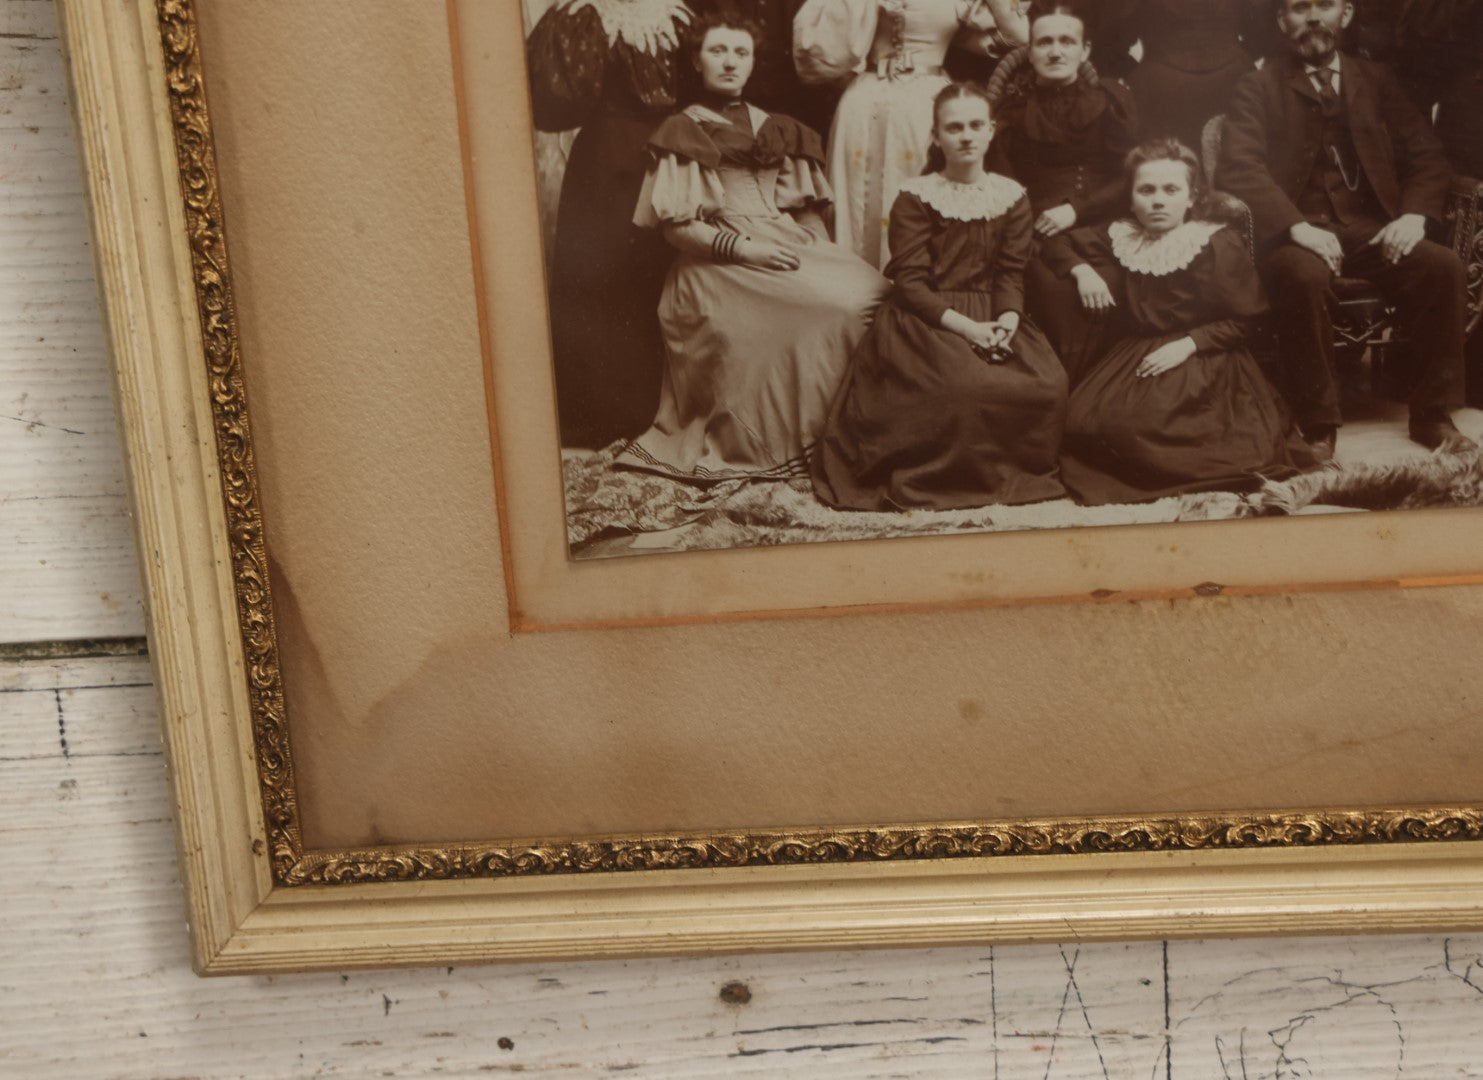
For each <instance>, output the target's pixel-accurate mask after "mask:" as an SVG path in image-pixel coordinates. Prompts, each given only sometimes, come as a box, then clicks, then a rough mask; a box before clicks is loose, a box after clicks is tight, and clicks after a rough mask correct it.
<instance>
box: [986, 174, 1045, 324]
mask: <svg viewBox="0 0 1483 1080" xmlns="http://www.w3.org/2000/svg"><path fill="white" fill-rule="evenodd" d="M1003 229H1004V231H1003V234H1002V235H1001V239H1000V242H999V251H998V252H997V253H996V254H995V256H994V269H993V273H992V275H991V277H990V283H989V302H990V304H991V305H992V307H993V311H994V315H995V317H998V316H1000V315H1002V314H1004V313H1005V312H1006V311H1016V312H1020V313H1023V312H1024V310H1025V267H1026V266H1028V265H1029V264H1030V253H1031V252H1032V251H1033V250H1034V248H1035V215H1034V214H1033V213H1031V211H1030V198H1029V196H1028V195H1025V196H1021V197H1020V200H1019V201H1018V202H1016V203H1015V204H1014V205H1013V206H1011V207H1010V208H1009V209H1008V210H1007V211H1006V212H1005V214H1004V224H1003Z"/></svg>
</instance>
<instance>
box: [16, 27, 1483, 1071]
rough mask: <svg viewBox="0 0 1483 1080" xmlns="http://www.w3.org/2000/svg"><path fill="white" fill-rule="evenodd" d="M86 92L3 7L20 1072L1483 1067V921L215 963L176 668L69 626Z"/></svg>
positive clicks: (82, 508) (86, 303)
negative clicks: (1091, 941) (1450, 928)
mask: <svg viewBox="0 0 1483 1080" xmlns="http://www.w3.org/2000/svg"><path fill="white" fill-rule="evenodd" d="M64 97H65V85H64V79H63V74H62V68H61V63H60V57H59V55H58V47H57V43H56V40H55V33H54V24H53V19H52V13H51V9H50V5H49V3H48V2H47V0H0V144H3V146H4V148H5V150H4V156H3V162H4V164H3V166H0V230H4V231H5V239H4V243H3V244H0V313H3V314H0V334H3V338H0V412H3V413H4V414H5V417H6V418H5V419H0V641H4V642H21V643H30V644H29V645H25V646H23V647H21V648H19V649H16V650H13V652H12V655H10V656H9V657H8V658H4V659H0V833H3V836H4V850H5V852H6V855H7V867H6V874H5V875H4V878H3V883H0V911H3V912H4V924H5V931H4V933H3V935H0V1017H3V1020H0V1075H4V1076H16V1077H27V1078H31V1077H36V1078H41V1077H83V1076H87V1077H91V1076H100V1077H103V1076H107V1077H162V1076H191V1077H203V1078H204V1077H213V1078H214V1077H223V1078H224V1077H239V1076H244V1077H266V1076H274V1077H277V1076H345V1077H361V1076H378V1075H379V1076H417V1075H426V1074H437V1075H453V1076H473V1075H485V1074H495V1075H498V1074H501V1073H507V1072H509V1073H513V1072H524V1073H531V1074H546V1075H552V1074H565V1075H582V1076H593V1075H602V1074H605V1073H610V1072H611V1073H624V1072H627V1073H632V1074H634V1075H639V1076H646V1077H649V1076H656V1077H658V1076H665V1077H667V1076H677V1077H678V1076H685V1077H692V1076H713V1075H715V1076H721V1075H724V1076H757V1077H772V1076H782V1075H788V1076H808V1077H850V1078H856V1077H903V1076H923V1077H927V1076H930V1077H946V1076H965V1077H993V1078H996V1080H1018V1078H1021V1077H1025V1078H1029V1077H1034V1078H1036V1080H1081V1078H1091V1080H1104V1078H1113V1080H1121V1078H1123V1077H1132V1078H1145V1077H1146V1078H1149V1080H1175V1078H1179V1080H1204V1078H1227V1077H1229V1078H1232V1080H1234V1078H1238V1077H1239V1078H1242V1080H1257V1078H1263V1080H1275V1078H1276V1077H1279V1076H1282V1077H1332V1078H1343V1080H1350V1078H1359V1080H1363V1078H1366V1077H1371V1076H1373V1077H1385V1078H1392V1077H1417V1078H1422V1080H1439V1078H1454V1077H1483V935H1478V934H1474V935H1467V936H1458V937H1454V938H1438V937H1414V938H1406V937H1376V938H1363V939H1303V940H1296V941H1270V940H1263V941H1245V942H1227V941H1210V942H1183V943H1170V944H1168V945H1165V944H1162V943H1158V942H1152V943H1134V944H1128V945H1095V946H1090V945H1084V946H1077V945H1075V944H1070V945H1066V946H1062V947H1033V948H1009V947H997V948H988V947H984V948H980V949H951V950H903V951H898V952H869V953H829V954H806V955H792V956H756V957H745V958H709V959H707V958H701V959H694V960H657V961H630V962H624V963H618V962H604V963H586V964H561V965H558V964H547V965H522V966H510V967H502V968H468V969H457V970H451V971H450V970H447V969H442V968H439V969H433V970H416V971H402V972H389V973H376V974H364V973H359V974H351V975H313V976H286V977H277V978H251V979H248V978H241V979H218V980H207V981H203V980H200V979H197V978H196V977H195V976H194V975H192V974H191V972H190V968H189V964H188V949H187V943H186V933H185V927H184V925H183V906H182V903H181V899H180V894H179V884H178V882H177V881H176V879H175V856H174V849H173V841H172V838H171V830H170V824H169V817H168V813H169V810H168V808H169V805H170V802H169V796H168V792H167V789H166V780H165V769H164V764H163V760H162V758H161V756H160V752H159V737H158V722H157V719H156V714H155V707H154V699H153V691H152V688H151V686H150V676H149V668H148V663H147V660H146V658H145V657H143V656H142V655H139V653H138V650H137V647H134V648H131V647H129V646H127V645H125V646H118V647H114V648H112V649H108V650H102V652H103V654H102V655H98V654H97V653H98V652H99V650H79V649H76V648H69V647H67V646H57V645H55V644H52V643H54V642H58V641H68V640H77V639H80V638H96V637H101V636H132V635H137V634H139V633H140V632H141V629H142V621H141V618H140V615H139V609H138V593H137V585H136V584H135V571H134V553H133V549H132V543H131V540H130V537H129V533H128V524H127V515H126V510H125V505H124V497H123V491H122V486H123V485H122V470H121V468H120V465H119V461H118V451H117V439H116V434H115V431H114V427H113V420H112V416H111V411H110V403H109V390H108V381H107V376H106V369H105V364H104V359H103V353H102V337H101V334H100V332H99V329H98V326H99V316H98V307H97V303H96V300H95V297H94V287H93V279H92V274H91V269H90V266H89V264H88V258H89V255H88V250H87V239H86V226H85V223H84V217H83V214H84V209H83V205H82V200H81V193H80V192H81V189H80V185H79V183H78V180H77V170H76V157H75V150H74V149H73V144H72V140H71V134H70V127H69V124H68V118H67V114H66V106H65V101H64ZM43 338H44V339H45V340H39V339H43ZM89 651H90V652H91V653H92V655H71V656H69V653H73V654H77V653H85V652H89ZM42 654H44V656H45V658H39V659H38V658H31V659H27V658H25V656H27V655H30V656H32V657H35V656H38V655H42Z"/></svg>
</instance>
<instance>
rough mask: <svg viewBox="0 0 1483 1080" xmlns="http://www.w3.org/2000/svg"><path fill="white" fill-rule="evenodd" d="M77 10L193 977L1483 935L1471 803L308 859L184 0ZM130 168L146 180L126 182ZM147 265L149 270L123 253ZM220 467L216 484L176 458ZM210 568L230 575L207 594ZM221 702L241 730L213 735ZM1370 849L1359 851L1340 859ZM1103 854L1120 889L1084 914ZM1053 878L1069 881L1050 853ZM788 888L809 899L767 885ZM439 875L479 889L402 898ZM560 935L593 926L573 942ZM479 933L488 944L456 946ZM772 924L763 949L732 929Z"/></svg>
mask: <svg viewBox="0 0 1483 1080" xmlns="http://www.w3.org/2000/svg"><path fill="white" fill-rule="evenodd" d="M61 13H62V22H63V28H64V38H65V40H66V42H67V45H68V47H69V50H70V53H71V64H72V70H73V78H74V84H75V87H76V95H75V96H76V107H77V110H78V118H79V127H80V130H81V134H82V143H83V148H84V153H85V157H86V160H87V165H88V172H89V187H90V192H91V195H92V200H93V205H94V213H95V230H96V232H97V235H98V241H99V244H98V247H99V258H100V278H101V279H102V283H103V288H104V291H105V299H106V301H107V307H108V310H109V314H110V320H111V334H112V340H113V346H114V352H115V358H116V366H117V376H118V384H119V385H118V393H119V400H120V409H121V412H122V413H123V416H124V423H125V429H126V441H127V443H128V447H127V449H128V451H129V459H130V469H131V477H132V480H133V484H134V493H135V499H136V505H137V506H138V507H139V514H138V520H139V529H140V534H141V540H142V543H141V550H144V551H152V552H154V553H155V556H154V558H152V559H147V560H146V565H145V567H144V572H145V577H146V584H147V591H148V593H149V595H150V597H151V603H152V613H151V614H152V618H151V629H152V646H153V652H154V655H155V659H156V664H157V672H158V681H159V684H160V690H161V694H162V698H163V703H164V710H163V711H164V716H165V723H166V738H167V744H168V746H169V749H170V757H171V762H172V768H173V769H174V772H175V779H176V790H177V802H178V806H177V820H178V825H179V829H180V837H181V852H182V860H183V862H184V864H185V872H186V878H187V886H188V895H189V898H190V902H191V907H192V914H193V918H192V926H193V932H194V939H195V946H196V957H197V963H198V966H199V967H200V968H201V970H203V971H246V970H272V969H279V968H285V967H291V968H299V967H322V966H329V965H332V964H333V965H336V966H346V965H349V964H384V963H405V962H430V961H433V960H436V961H438V962H443V961H445V960H447V961H452V960H455V959H456V960H459V961H466V960H469V959H484V958H493V957H509V956H561V955H571V954H574V953H587V952H600V951H605V952H612V953H618V954H627V953H632V952H662V951H695V950H699V949H710V948H737V947H748V948H778V947H809V946H818V945H828V944H838V945H847V944H866V943H872V942H877V941H903V942H919V943H935V942H947V941H966V940H977V939H980V938H981V937H982V936H983V935H985V934H988V935H992V936H996V937H998V938H1001V939H1004V940H1028V939H1036V938H1045V937H1050V936H1055V935H1062V936H1064V935H1065V934H1066V933H1068V932H1070V933H1074V934H1076V935H1078V936H1127V935H1138V934H1147V933H1150V932H1156V933H1164V934H1177V933H1224V932H1232V931H1236V932H1252V931H1256V932H1262V931H1281V930H1302V931H1311V930H1327V929H1353V928H1356V927H1359V926H1363V927H1364V928H1366V929H1373V928H1377V927H1379V926H1386V927H1391V928H1397V929H1401V928H1418V929H1419V928H1423V927H1455V926H1461V925H1479V924H1483V889H1480V888H1478V885H1480V884H1483V849H1479V848H1477V847H1476V846H1474V845H1472V844H1470V843H1469V842H1471V841H1477V840H1480V839H1483V805H1469V806H1448V807H1415V808H1388V809H1360V810H1342V811H1341V810H1335V811H1327V812H1315V811H1293V812H1278V813H1242V812H1231V813H1224V814H1208V813H1207V814H1195V815H1189V816H1167V817H1153V818H1149V817H1138V816H1122V817H1097V818H1069V819H1065V820H1049V819H1045V820H1023V821H985V822H959V823H949V824H929V825H908V824H902V825H891V826H886V827H875V826H863V827H859V828H849V829H825V828H810V827H799V828H796V829H787V830H771V831H765V832H758V833H726V834H721V835H717V834H685V833H676V834H673V835H662V836H655V835H644V836H638V835H635V836H622V837H594V838H558V839H550V838H534V839H520V840H508V841H499V842H494V843H489V844H458V845H441V846H434V847H416V848H406V847H390V846H389V847H368V848H364V849H358V850H345V851H320V850H307V849H306V848H305V845H304V843H303V840H302V837H301V833H300V827H299V815H298V808H297V805H296V796H295V790H294V770H293V761H292V755H291V753H290V750H289V742H288V722H289V718H288V716H287V713H286V708H285V704H284V691H283V677H282V673H281V669H280V666H279V658H278V643H277V635H276V628H275V623H274V614H273V607H272V583H271V581H270V575H269V572H268V561H267V552H266V548H265V541H264V526H263V515H262V509H261V504H260V500H259V494H258V483H257V474H256V466H255V460H254V455H253V444H252V428H251V424H250V420H249V415H248V409H247V402H246V397H245V392H244V383H243V377H242V362H243V361H242V356H241V353H240V349H239V340H238V332H237V316H236V310H235V304H234V299H233V290H232V280H231V272H230V265H229V262H228V255H227V246H226V238H225V235H224V228H223V212H222V205H221V197H220V192H219V189H218V172H217V163H216V158H215V148H214V141H213V133H212V127H211V118H210V113H209V110H208V108H207V102H206V87H205V82H204V78H203V74H202V70H201V57H200V43H199V37H198V33H197V27H196V21H195V19H196V16H195V4H194V0H156V4H155V10H154V11H153V12H150V11H147V10H146V9H145V8H144V7H143V6H141V8H140V10H139V11H138V12H137V13H131V10H130V9H129V8H128V6H117V5H112V4H110V3H108V0H62V2H61ZM160 98H163V100H165V101H166V102H167V103H168V115H167V116H165V115H161V114H160V113H159V112H158V111H156V110H157V109H158V106H157V105H155V104H153V102H155V101H157V100H159V99H160ZM167 136H168V137H167ZM141 147H142V148H144V149H145V150H146V151H153V153H154V154H155V158H154V163H155V165H157V166H158V175H156V176H153V177H151V176H150V175H149V174H150V166H148V165H141V164H139V157H138V154H139V151H140V148H141ZM147 156H148V155H147V154H146V157H147ZM125 161H132V162H133V164H131V165H130V166H129V168H127V169H126V168H123V167H122V164H121V163H123V162H125ZM141 178H142V179H141ZM172 181H173V182H174V185H175V186H176V196H175V206H173V207H171V208H169V210H168V212H167V213H166V214H165V216H164V218H163V219H162V220H161V219H155V218H149V217H148V215H146V214H143V213H142V212H141V211H140V209H139V206H138V204H137V203H133V202H131V201H130V200H131V198H132V197H137V194H138V190H140V189H142V188H143V187H145V186H147V185H149V184H150V183H154V184H155V185H156V186H157V187H158V188H159V189H161V191H162V193H163V194H165V195H167V196H168V195H169V193H170V186H171V182H172ZM131 184H132V185H138V187H137V188H131V187H130V185H131ZM182 238H183V239H184V245H183V247H182V245H181V240H182ZM131 245H137V246H138V248H139V249H140V251H141V252H142V257H141V258H140V260H139V266H142V267H143V269H138V268H136V267H135V266H132V265H129V263H128V261H127V260H123V259H120V258H118V257H117V255H118V253H119V252H122V251H126V250H129V248H130V246H131ZM149 313H153V314H152V315H151V314H149ZM131 315H132V316H142V317H140V318H136V319H132V320H131V319H130V316H131ZM192 323H194V325H195V335H194V338H195V339H194V340H191V334H190V332H189V330H188V328H189V327H190V326H191V324H192ZM172 396H173V397H174V398H175V399H176V400H182V401H183V400H190V401H192V402H194V409H195V414H194V416H195V423H196V430H195V432H194V434H193V437H190V436H187V437H184V438H183V441H181V440H182V437H181V436H179V435H172V434H171V433H169V432H167V431H164V430H162V429H161V427H160V425H158V424H157V423H156V422H154V421H152V420H151V419H150V418H149V416H148V415H147V414H148V413H149V403H150V401H151V400H153V399H155V398H160V399H164V398H169V397H172ZM171 446H173V447H174V449H175V450H176V452H177V454H178V455H179V457H180V459H181V460H186V461H187V464H186V466H185V468H186V469H187V470H189V469H190V468H191V465H192V464H194V465H196V466H199V468H198V470H197V471H196V472H195V473H194V474H193V477H194V478H195V479H199V478H200V477H202V476H204V477H206V478H207V480H209V481H210V482H211V483H212V484H214V498H215V500H216V503H217V505H216V507H215V508H214V509H213V508H212V507H211V506H210V505H209V504H210V501H211V498H212V496H211V492H209V491H203V490H201V489H200V485H199V483H195V484H193V482H192V481H193V478H191V477H186V476H184V475H182V474H181V473H180V472H176V473H174V474H170V475H162V474H161V471H160V470H159V469H157V468H153V467H152V466H150V465H149V464H148V462H149V461H150V460H152V459H153V460H158V458H157V457H156V455H157V454H158V453H159V452H161V451H168V448H169V447H171ZM208 446H209V450H210V460H209V461H197V462H194V463H191V462H189V460H188V459H189V454H188V453H184V454H181V451H182V450H186V451H188V450H190V449H192V448H195V449H197V450H205V449H206V448H207V447H208ZM199 456H200V455H199V454H198V457H199ZM212 520H214V521H216V522H218V524H216V525H213V526H212V527H211V531H212V535H211V537H210V539H209V540H208V542H207V543H206V544H205V545H204V546H203V547H201V548H198V549H194V550H184V549H182V550H177V551H165V552H163V553H162V552H161V544H160V538H161V537H163V536H165V535H167V534H168V533H169V532H170V531H171V529H173V528H175V527H178V526H180V525H182V524H184V525H186V526H190V525H193V524H198V523H200V522H203V521H212ZM218 552H222V553H225V554H226V555H227V558H226V559H225V560H220V559H217V560H215V568H214V569H213V567H212V563H213V557H214V555H215V554H216V553H218ZM203 560H204V561H203ZM177 561H178V562H179V563H180V564H181V565H182V566H185V567H186V568H187V569H188V570H191V571H192V573H179V572H177V568H176V566H175V565H173V564H174V563H175V562H177ZM206 580H210V581H211V582H212V584H211V585H210V586H208V587H205V588H202V586H201V584H200V583H201V582H202V581H206ZM208 704H214V706H215V707H216V708H217V709H219V711H220V712H221V714H222V715H223V716H224V717H226V719H224V720H221V721H215V720H208V719H206V717H207V715H208V714H210V713H211V712H212V711H213V710H212V709H211V708H204V709H203V706H205V705H208ZM224 746H227V747H235V750H232V749H229V748H228V749H224ZM1356 847H1365V848H1367V849H1368V853H1367V854H1365V855H1364V856H1363V857H1361V856H1360V855H1358V854H1357V853H1353V852H1351V853H1350V854H1349V856H1348V857H1347V858H1346V857H1344V855H1343V849H1353V848H1356ZM1111 853H1120V854H1119V856H1118V858H1119V859H1120V860H1121V861H1119V862H1118V863H1117V874H1118V876H1119V878H1120V879H1121V881H1122V882H1123V883H1124V884H1123V885H1121V886H1119V887H1117V888H1114V889H1113V892H1115V893H1118V896H1117V897H1115V898H1112V899H1109V898H1107V897H1105V896H1104V897H1101V898H1097V899H1093V898H1092V894H1091V893H1090V892H1089V890H1090V889H1092V888H1093V885H1094V883H1095V882H1098V881H1100V880H1103V879H1104V878H1105V875H1106V872H1107V871H1109V870H1111V869H1112V868H1113V867H1112V864H1111V863H1108V862H1107V861H1106V860H1108V859H1109V858H1112V855H1111ZM1049 855H1056V856H1058V858H1056V859H1053V860H1044V859H1041V858H1039V857H1042V856H1049ZM1026 857H1035V858H1031V859H1027V858H1026ZM799 864H801V865H806V866H809V867H813V868H814V871H813V872H811V875H812V876H810V877H798V876H795V877H794V878H792V879H788V878H782V877H779V876H777V873H776V870H777V868H780V867H784V866H788V865H799ZM912 864H916V866H913V865H912ZM921 864H930V865H926V866H923V865H921ZM638 870H644V871H661V872H668V871H679V872H680V873H678V874H674V873H659V874H655V875H649V874H645V875H641V876H640V877H639V878H632V877H631V876H629V875H626V874H625V875H621V880H622V881H623V884H622V885H621V887H620V886H618V884H617V882H618V880H619V879H616V878H599V879H594V877H593V875H608V874H611V873H612V872H618V871H638ZM705 872H708V873H705ZM759 873H761V874H766V875H768V876H766V877H759V876H758V874H759ZM793 873H794V874H795V875H796V874H799V873H802V871H796V870H795V871H793ZM568 875H572V876H575V879H574V880H573V881H572V884H571V885H570V886H564V885H563V886H555V885H550V886H543V888H547V889H548V890H549V891H547V892H544V893H542V892H534V893H533V892H530V891H529V890H525V889H523V888H513V887H507V888H505V889H503V890H502V889H501V888H500V886H501V882H502V881H504V879H525V880H526V881H531V880H535V881H548V882H549V881H552V880H554V879H557V878H560V877H563V876H568ZM453 879H475V880H476V881H477V882H479V884H477V885H466V886H463V887H461V888H462V890H463V891H454V892H448V891H444V892H436V893H425V892H422V891H418V892H416V893H413V894H409V893H406V892H388V891H386V890H393V889H397V888H398V887H399V886H398V885H397V884H394V883H401V885H402V886H405V885H407V884H408V883H429V882H449V881H452V880H453ZM584 882H585V884H584ZM650 882H652V884H650ZM504 883H505V884H506V885H507V886H508V885H509V884H510V883H509V882H507V881H504ZM821 883H828V884H831V885H833V886H834V887H835V890H836V892H837V894H840V895H846V896H848V897H849V899H847V900H843V901H831V903H832V904H833V906H829V905H822V906H821V904H820V903H819V902H818V901H817V900H811V899H809V898H808V897H807V896H805V895H803V891H806V890H807V889H808V888H809V887H810V886H811V885H818V884H821ZM306 886H309V887H312V886H334V889H333V890H332V891H331V892H329V893H326V892H324V891H322V890H320V889H313V888H309V889H305V888H303V887H306ZM990 886H992V888H991V889H990V891H989V892H986V891H985V890H986V889H988V888H989V887H990ZM443 888H444V889H449V888H453V887H452V886H444V887H443ZM368 889H369V890H371V891H369V892H368V891H366V890H368ZM377 890H380V891H377ZM574 890H575V891H574ZM801 890H802V891H801ZM991 893H992V894H993V895H992V896H991ZM698 897H704V898H703V899H697V898H698ZM718 897H719V899H717V898H718ZM780 898H781V899H780ZM450 904H453V905H464V907H463V908H462V909H461V914H457V915H452V916H450V914H449V911H450V910H453V909H450V908H449V906H448V905H450ZM367 905H376V910H377V911H378V912H379V913H380V914H379V915H377V916H376V917H375V918H371V917H370V916H369V915H368V912H370V911H371V908H370V907H368V906H367ZM758 905H760V906H758ZM434 909H437V910H436V911H434ZM573 911H582V912H586V914H587V915H588V916H589V918H590V924H589V925H588V926H586V927H585V928H578V929H572V928H571V927H569V926H564V925H562V924H563V923H565V922H566V921H568V918H569V916H570V914H571V913H572V912H573ZM759 912H770V913H771V916H767V915H762V916H759V915H758V913H759ZM800 912H803V913H805V914H804V915H803V917H800V915H799V913H800ZM872 912H873V913H874V914H875V916H876V917H872ZM706 913H709V914H710V915H712V916H714V919H713V921H712V922H710V923H709V924H708V923H706V921H705V916H706ZM1377 913H1378V914H1377ZM489 918H493V919H494V922H493V923H491V924H489V925H490V926H492V927H493V929H492V930H490V931H489V932H486V933H483V934H470V933H469V932H468V929H469V927H470V926H472V925H474V924H475V923H479V924H480V925H484V924H483V923H482V922H480V921H481V920H485V919H489ZM758 918H761V923H755V926H760V927H761V928H760V929H755V928H754V929H752V930H749V931H743V930H742V928H743V927H750V926H754V920H756V919H758ZM367 919H369V922H368V923H367V927H365V928H362V927H360V925H359V920H367ZM372 924H374V927H372ZM641 924H642V925H641ZM615 927H618V928H619V929H618V930H616V931H615V930H614V928H615ZM502 928H513V929H509V930H508V932H506V931H505V930H504V929H502ZM460 935H462V936H460ZM609 937H610V938H611V941H609V940H608V939H609Z"/></svg>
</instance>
